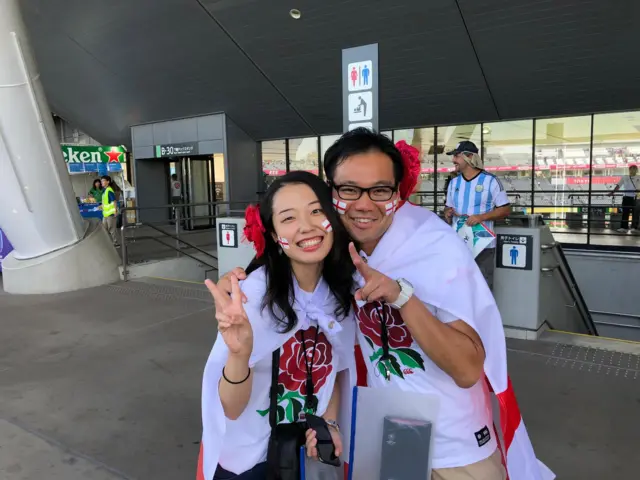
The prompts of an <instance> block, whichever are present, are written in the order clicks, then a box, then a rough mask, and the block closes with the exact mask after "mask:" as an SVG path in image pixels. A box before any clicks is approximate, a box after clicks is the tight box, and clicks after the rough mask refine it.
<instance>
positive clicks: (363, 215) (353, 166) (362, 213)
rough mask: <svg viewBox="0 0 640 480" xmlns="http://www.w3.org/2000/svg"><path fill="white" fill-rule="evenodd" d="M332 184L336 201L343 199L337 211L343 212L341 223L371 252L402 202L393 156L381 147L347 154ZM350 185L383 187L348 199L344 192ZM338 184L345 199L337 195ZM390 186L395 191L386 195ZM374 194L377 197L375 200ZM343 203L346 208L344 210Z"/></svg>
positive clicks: (366, 250) (368, 252) (365, 249)
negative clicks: (398, 204)
mask: <svg viewBox="0 0 640 480" xmlns="http://www.w3.org/2000/svg"><path fill="white" fill-rule="evenodd" d="M333 184H334V188H333V198H334V202H336V201H337V202H341V203H340V204H339V205H338V207H339V208H338V212H339V213H341V218H342V223H344V226H345V227H346V228H347V230H348V231H349V233H350V234H351V236H352V237H353V238H354V239H355V240H356V241H358V242H360V244H361V245H362V249H363V250H364V251H365V252H366V253H367V254H371V252H373V249H374V248H375V246H376V245H377V244H378V242H379V241H380V239H381V238H382V236H383V235H384V233H385V232H386V231H387V229H388V228H389V226H390V225H391V222H392V221H393V214H394V213H395V206H396V205H397V202H398V201H399V198H398V192H397V188H396V187H397V185H396V181H395V176H394V173H393V162H392V161H391V158H389V156H388V155H386V154H384V153H382V152H380V151H378V150H372V151H370V152H366V153H360V154H357V155H353V156H351V157H348V158H347V159H346V160H344V161H343V162H342V163H341V164H340V165H338V167H337V168H336V171H335V174H334V178H333ZM348 186H353V187H360V188H371V187H382V188H380V189H379V190H375V189H372V190H370V191H369V192H368V193H367V192H362V195H361V196H360V198H359V199H354V200H348V199H345V198H344V197H345V195H344V193H342V191H343V190H344V187H348ZM337 187H343V189H342V190H341V195H342V197H343V198H341V197H340V196H339V195H338V191H337V189H336V188H337ZM388 189H391V190H392V194H391V195H390V198H385V197H384V193H385V191H388ZM348 190H349V189H347V191H348ZM353 190H354V191H355V190H356V189H353ZM371 196H373V197H374V199H376V200H375V201H374V200H372V199H371ZM382 198H384V199H382ZM341 206H343V207H344V213H343V210H342V208H340V207H341Z"/></svg>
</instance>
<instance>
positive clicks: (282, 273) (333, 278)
mask: <svg viewBox="0 0 640 480" xmlns="http://www.w3.org/2000/svg"><path fill="white" fill-rule="evenodd" d="M296 184H304V185H308V186H309V187H310V188H311V190H313V192H314V193H315V194H316V196H317V197H318V200H319V201H320V205H321V207H322V210H323V212H324V214H325V215H326V217H327V220H329V222H331V226H332V227H333V246H332V247H331V250H330V251H329V254H328V255H327V257H326V258H325V259H324V264H323V266H322V277H323V278H324V280H325V281H326V282H327V285H328V286H329V289H330V290H331V293H332V294H333V295H334V296H335V298H336V301H337V304H338V305H337V307H336V309H335V311H334V313H335V315H336V317H338V319H340V318H344V317H345V316H346V315H347V314H348V313H349V311H350V309H351V298H352V288H353V285H354V281H353V274H354V272H355V267H354V265H353V262H352V261H351V257H350V256H349V242H350V240H351V239H350V238H349V234H348V233H347V230H346V229H345V228H344V225H342V221H341V220H340V217H339V216H338V214H337V213H336V211H335V209H334V208H333V203H332V197H331V189H330V188H329V187H328V186H327V184H326V183H325V182H323V181H322V180H321V179H320V178H319V177H318V176H316V175H314V174H312V173H309V172H304V171H296V172H290V173H287V174H286V175H283V176H282V177H278V178H277V179H276V180H275V181H274V182H273V183H272V184H271V186H270V187H269V188H268V189H267V191H266V193H265V195H264V197H263V198H262V200H261V201H260V219H261V220H262V224H263V225H264V228H265V232H264V237H265V249H264V253H263V254H262V255H261V256H260V258H254V259H253V260H252V261H251V263H250V264H249V266H248V267H247V270H246V272H247V274H250V273H251V272H253V271H254V270H257V269H258V268H260V267H264V269H265V275H266V279H267V292H266V294H265V296H264V299H263V300H262V308H269V311H270V312H271V314H272V315H273V316H274V317H275V318H276V319H277V321H278V323H279V327H280V328H279V330H280V331H282V333H286V332H290V331H291V330H292V329H293V328H294V326H295V324H296V322H297V320H298V317H297V315H296V312H295V311H294V310H293V307H292V304H293V300H294V298H295V293H294V289H293V270H292V269H291V260H290V259H289V257H287V256H286V255H285V254H283V253H282V252H281V250H280V246H279V245H278V244H277V243H276V242H275V241H274V239H273V233H274V232H275V229H274V226H273V199H274V197H275V195H276V193H277V192H278V190H280V189H281V188H282V187H284V186H285V185H296Z"/></svg>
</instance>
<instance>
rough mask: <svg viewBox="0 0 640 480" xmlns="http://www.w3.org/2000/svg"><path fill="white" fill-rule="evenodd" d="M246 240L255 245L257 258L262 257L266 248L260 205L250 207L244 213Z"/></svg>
mask: <svg viewBox="0 0 640 480" xmlns="http://www.w3.org/2000/svg"><path fill="white" fill-rule="evenodd" d="M244 221H245V224H244V230H243V233H244V238H246V239H247V241H249V242H251V243H253V248H254V249H255V251H256V257H258V258H259V257H261V256H262V254H263V253H264V249H265V247H266V241H265V239H264V232H265V229H264V225H262V219H261V218H260V207H259V206H258V205H249V206H248V207H247V209H246V210H245V212H244Z"/></svg>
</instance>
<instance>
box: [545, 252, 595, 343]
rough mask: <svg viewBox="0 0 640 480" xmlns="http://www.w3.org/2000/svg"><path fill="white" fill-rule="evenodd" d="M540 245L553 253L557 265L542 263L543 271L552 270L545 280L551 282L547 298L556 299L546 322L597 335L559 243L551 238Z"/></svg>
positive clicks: (557, 328) (554, 327)
mask: <svg viewBox="0 0 640 480" xmlns="http://www.w3.org/2000/svg"><path fill="white" fill-rule="evenodd" d="M541 249H542V251H543V252H544V251H545V249H546V251H547V252H548V254H551V255H553V258H554V260H555V262H556V265H557V266H555V267H542V268H543V270H542V272H543V273H547V272H549V271H551V273H552V275H550V276H549V278H548V280H547V281H549V282H550V288H549V289H548V290H550V292H551V294H552V296H551V299H552V300H550V301H552V302H557V303H556V304H555V305H556V308H555V309H554V310H551V311H549V312H548V318H547V320H546V321H547V324H548V325H549V327H550V328H551V329H553V330H561V331H564V332H573V333H582V334H586V335H595V336H597V335H598V329H597V328H596V324H595V322H594V321H593V318H592V317H591V312H589V308H588V306H587V303H586V302H585V300H584V297H583V296H582V292H581V291H580V287H579V286H578V283H577V282H576V279H575V277H574V276H573V272H572V271H571V267H570V266H569V263H568V262H567V258H566V256H565V254H564V252H563V250H562V246H561V245H560V244H559V243H557V242H553V243H552V244H549V245H546V244H545V245H541Z"/></svg>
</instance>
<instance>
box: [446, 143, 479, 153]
mask: <svg viewBox="0 0 640 480" xmlns="http://www.w3.org/2000/svg"><path fill="white" fill-rule="evenodd" d="M462 152H467V153H478V147H476V144H475V143H473V142H470V141H469V140H464V141H462V142H460V143H459V144H458V145H457V146H456V148H454V149H453V150H451V151H450V152H447V155H457V154H459V153H462Z"/></svg>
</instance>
